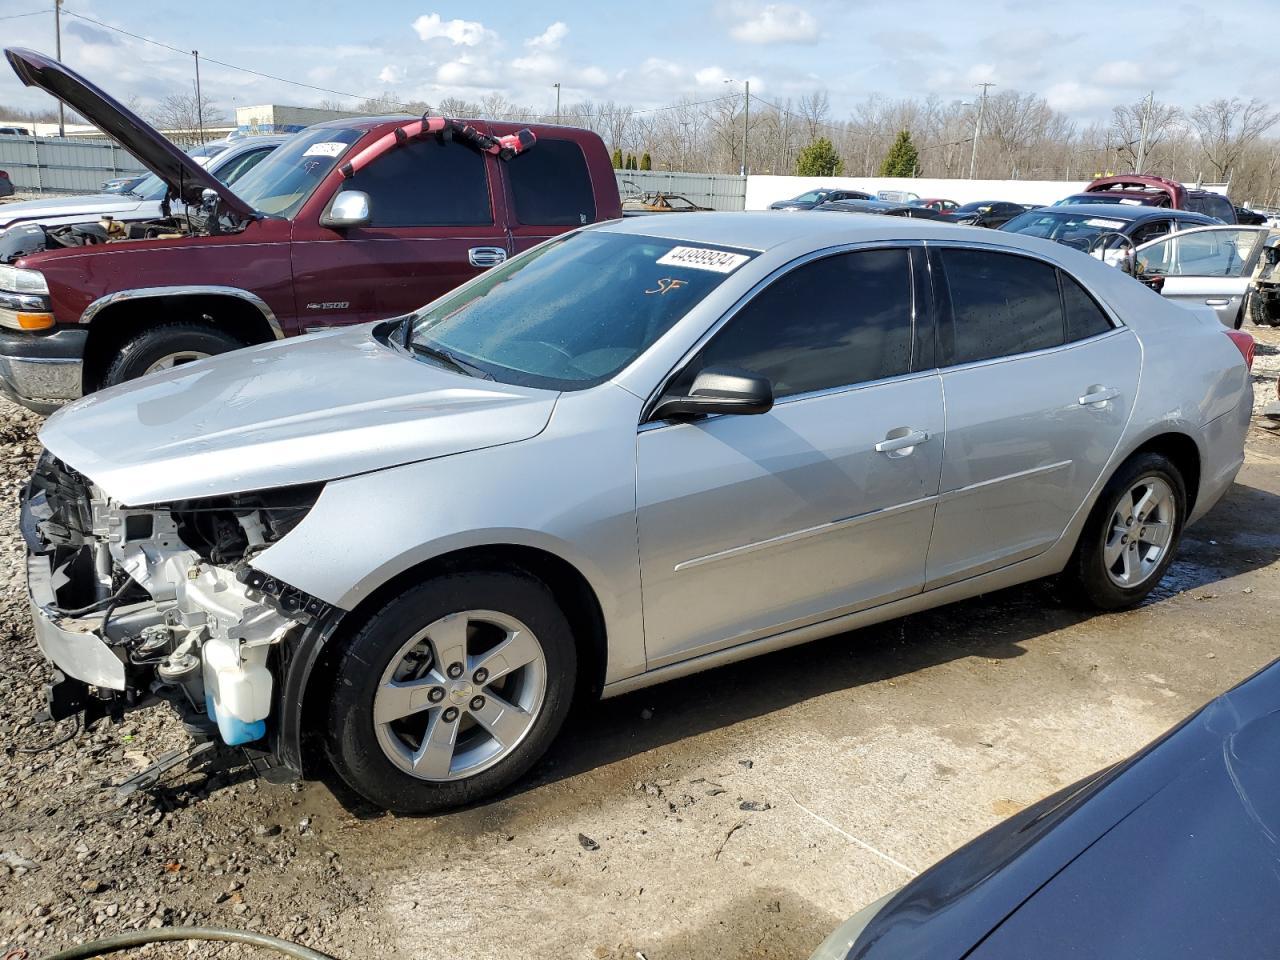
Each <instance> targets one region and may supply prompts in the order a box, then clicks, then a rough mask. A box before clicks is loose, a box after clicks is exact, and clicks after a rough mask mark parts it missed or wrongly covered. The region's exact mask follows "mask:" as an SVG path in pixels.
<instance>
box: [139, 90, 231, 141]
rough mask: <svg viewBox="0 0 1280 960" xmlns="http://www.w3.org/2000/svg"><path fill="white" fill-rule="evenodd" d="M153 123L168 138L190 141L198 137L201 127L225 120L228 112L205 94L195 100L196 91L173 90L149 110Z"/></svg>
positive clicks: (213, 125)
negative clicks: (173, 91)
mask: <svg viewBox="0 0 1280 960" xmlns="http://www.w3.org/2000/svg"><path fill="white" fill-rule="evenodd" d="M149 119H150V120H151V124H152V126H154V127H156V128H157V129H159V130H160V131H161V132H163V133H166V134H169V136H170V139H175V140H181V141H191V142H194V141H195V140H198V139H199V130H200V128H201V126H203V127H204V128H205V129H208V128H209V127H217V126H221V125H223V124H225V123H227V115H226V114H225V113H224V112H223V111H222V108H221V107H219V106H217V105H216V104H215V103H214V102H213V101H212V100H210V99H209V98H208V97H205V96H202V97H201V98H200V101H199V103H197V101H196V95H195V91H194V90H193V91H192V92H191V93H174V94H170V95H169V96H167V97H165V98H164V99H163V100H161V101H160V102H159V104H157V105H156V107H155V109H154V110H152V111H151V116H150V118H149Z"/></svg>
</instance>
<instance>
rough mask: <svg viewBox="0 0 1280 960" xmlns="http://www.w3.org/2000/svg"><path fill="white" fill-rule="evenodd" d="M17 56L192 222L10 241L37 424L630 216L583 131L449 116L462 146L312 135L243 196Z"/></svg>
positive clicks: (24, 395)
mask: <svg viewBox="0 0 1280 960" xmlns="http://www.w3.org/2000/svg"><path fill="white" fill-rule="evenodd" d="M6 55H7V56H8V58H9V61H10V63H11V64H12V65H13V67H14V69H15V71H16V72H17V73H18V75H19V77H20V78H21V79H22V81H23V82H24V83H26V84H28V85H30V86H37V87H40V88H42V89H44V90H46V91H47V92H49V93H51V94H53V95H54V96H56V97H60V98H61V99H62V100H64V101H66V102H67V103H68V105H70V106H71V107H72V108H73V109H75V110H76V111H77V113H79V114H80V115H81V116H83V117H85V118H86V119H87V120H89V121H90V122H92V123H94V124H95V125H96V126H98V127H100V128H101V129H103V130H104V131H105V132H107V133H108V134H110V135H111V136H113V137H115V138H116V139H117V140H118V141H119V142H120V144H121V145H122V146H123V147H124V148H125V149H126V150H128V151H129V152H130V153H131V154H133V155H134V156H136V157H137V158H138V159H139V160H140V161H141V162H143V163H145V164H146V165H147V166H148V167H150V168H151V169H152V170H154V171H155V173H156V176H157V178H158V179H159V180H160V181H161V182H162V183H163V184H164V185H165V187H166V189H167V190H168V191H170V192H171V193H172V195H173V197H174V203H175V204H177V203H179V202H182V203H185V204H187V205H188V207H187V210H188V211H192V210H194V211H195V212H194V213H188V214H185V215H183V216H181V217H176V216H175V217H166V218H162V219H161V220H159V221H148V222H147V223H144V224H135V225H132V226H131V228H130V231H129V237H130V239H128V240H127V241H124V242H120V241H113V240H112V239H110V238H108V241H107V242H98V238H94V237H90V238H89V241H90V242H88V243H83V244H77V243H75V242H74V241H75V240H77V239H80V238H77V237H71V238H67V240H68V242H66V243H64V242H63V240H62V239H60V235H59V234H57V232H56V231H49V230H43V229H40V228H33V230H32V231H31V232H30V234H29V236H28V237H26V238H15V241H14V242H16V240H17V239H27V240H30V241H32V243H33V244H34V247H33V248H25V249H21V250H20V251H19V252H17V254H16V256H15V254H14V253H13V252H12V251H11V252H10V254H8V255H7V256H6V254H5V253H4V252H3V250H0V262H3V261H6V260H8V261H10V262H11V266H9V267H5V268H3V269H0V289H2V290H3V291H7V292H6V293H4V294H3V296H5V297H7V298H9V299H10V301H11V302H12V299H13V298H20V300H19V304H20V315H21V319H15V318H13V317H7V318H6V317H5V315H4V314H3V313H0V324H3V325H4V326H7V327H8V328H9V329H7V330H4V331H2V332H0V388H2V389H3V390H4V391H5V392H6V393H7V394H8V395H9V396H10V397H11V398H12V399H16V400H17V401H18V402H20V403H24V404H26V405H27V406H30V407H32V408H33V409H38V410H49V409H52V408H54V407H56V406H57V405H58V404H60V403H62V402H64V401H66V400H69V399H74V398H75V397H78V396H80V395H81V394H83V393H88V392H91V391H93V390H97V389H99V388H101V387H103V386H109V385H112V384H116V383H121V382H123V381H125V380H130V379H133V378H134V377H138V376H142V375H143V374H146V373H149V372H152V371H155V370H160V369H165V368H167V367H171V366H175V365H178V364H183V363H188V362H191V361H193V360H197V359H200V358H202V357H206V356H209V355H211V354H215V353H224V352H226V351H228V350H234V349H236V348H237V347H242V346H244V345H246V344H249V343H263V342H266V341H269V340H277V339H281V338H283V337H285V336H289V335H292V334H298V333H304V332H307V331H310V330H316V329H321V328H324V327H332V326H341V325H344V324H352V323H361V322H364V321H368V320H376V319H383V318H385V317H390V316H396V315H398V314H403V313H405V312H407V311H409V310H413V309H416V308H417V307H419V306H421V305H422V304H423V303H425V302H427V301H429V300H432V299H434V298H436V297H438V296H440V295H441V294H443V293H446V292H448V291H449V290H452V289H453V288H454V287H456V286H458V285H459V284H461V283H463V282H464V281H466V280H470V279H472V278H473V277H475V276H477V275H478V274H480V273H482V272H483V271H485V270H487V269H488V268H490V267H492V266H495V265H497V264H499V263H502V262H503V261H504V260H505V259H506V258H507V257H508V256H509V255H511V254H514V253H519V252H520V251H522V250H526V249H528V248H529V247H532V246H535V245H536V244H538V243H541V242H542V241H543V240H545V239H547V238H548V237H551V236H555V235H557V234H560V233H564V232H565V231H567V230H571V229H573V228H575V227H579V226H582V225H583V224H587V223H591V222H592V221H595V220H612V219H616V218H618V217H620V216H621V215H622V209H621V202H620V200H619V197H618V188H617V181H616V179H615V178H614V175H613V170H612V167H611V165H610V163H609V155H608V151H607V150H605V147H604V143H603V141H601V139H600V138H599V137H598V136H596V135H595V134H593V133H591V132H589V131H586V130H577V129H573V128H568V127H559V126H546V127H542V126H534V127H532V128H531V130H523V129H522V127H521V126H519V125H515V124H502V123H484V122H480V121H472V122H471V123H470V124H464V123H456V124H455V123H454V122H452V121H450V122H449V123H450V126H449V127H448V128H447V129H448V130H449V132H450V133H451V134H452V136H451V138H450V137H445V136H443V135H442V134H438V133H436V132H432V130H431V125H430V124H429V123H428V122H427V120H425V119H423V118H413V117H408V116H403V117H372V118H363V119H353V120H337V121H331V122H329V123H325V124H320V125H317V126H313V127H310V128H308V129H306V130H304V131H302V132H301V133H297V134H294V135H293V136H292V137H291V138H290V139H289V140H288V142H287V143H285V144H283V145H282V146H280V147H279V148H278V149H276V150H275V151H273V152H272V153H271V154H270V155H269V156H267V157H266V158H265V159H264V160H262V161H261V162H259V163H258V164H257V165H256V166H255V167H254V168H253V169H252V170H250V171H249V172H248V173H246V174H245V175H244V176H242V177H241V178H240V179H238V180H237V181H236V183H235V190H234V191H233V190H231V189H229V188H228V187H227V186H226V185H225V184H223V183H222V182H221V181H220V180H218V178H217V177H215V176H213V175H212V174H211V173H210V172H209V171H208V170H207V169H205V167H204V166H202V165H201V164H200V163H198V162H197V161H195V160H193V159H192V158H191V157H190V156H188V155H187V154H185V153H183V152H182V151H181V150H178V149H177V148H176V147H174V146H173V144H171V143H170V142H169V141H168V140H166V139H165V138H164V137H163V136H161V135H160V133H159V132H157V131H156V130H154V129H153V128H152V127H150V126H148V125H147V124H146V123H145V122H144V121H143V120H141V119H140V118H138V117H137V116H135V115H133V114H132V113H131V112H130V111H129V110H128V109H127V108H125V107H124V106H123V105H121V104H120V103H118V102H116V101H115V100H113V99H112V98H111V97H110V96H109V95H108V94H106V93H104V92H103V91H101V90H99V89H97V88H96V87H94V86H93V85H92V84H91V83H89V81H87V80H85V79H84V78H83V77H81V76H79V75H78V74H76V73H75V72H74V71H72V70H70V69H69V68H67V67H66V66H65V65H64V64H61V63H59V62H58V61H56V60H54V59H52V58H50V57H46V56H44V55H43V54H39V53H35V52H33V51H25V50H9V51H6ZM443 124H444V121H441V125H442V126H443ZM535 134H536V137H537V143H536V145H534V146H533V148H532V149H528V150H524V147H523V146H522V145H523V143H524V138H525V137H532V136H534V135H535ZM506 137H510V138H512V139H511V140H503V141H499V140H498V139H496V138H506ZM495 151H497V152H495ZM521 151H523V152H521ZM499 153H500V154H502V155H504V156H506V157H509V158H510V157H514V159H511V160H510V162H506V161H504V160H501V159H499V156H498V154H499ZM517 153H519V155H518V156H515V154H517ZM113 199H120V198H113ZM3 212H7V208H6V209H5V210H4V211H0V213H3ZM14 234H15V230H14V229H13V228H10V229H9V230H7V231H5V232H4V233H3V234H0V245H3V244H7V243H10V238H12V237H14ZM104 258H105V259H104ZM108 265H109V266H108ZM19 326H21V327H22V328H23V329H15V328H16V327H19Z"/></svg>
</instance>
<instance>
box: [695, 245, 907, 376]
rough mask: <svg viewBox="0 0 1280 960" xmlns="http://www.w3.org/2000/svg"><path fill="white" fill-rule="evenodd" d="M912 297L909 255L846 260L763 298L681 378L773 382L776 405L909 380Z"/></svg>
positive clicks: (797, 276) (813, 270)
mask: <svg viewBox="0 0 1280 960" xmlns="http://www.w3.org/2000/svg"><path fill="white" fill-rule="evenodd" d="M911 297H912V291H911V272H910V255H909V253H908V251H907V250H906V249H903V248H898V249H886V250H864V251H857V252H853V253H840V254H835V255H834V256H830V257H824V258H822V259H821V260H814V261H811V262H809V263H806V264H803V265H802V266H799V267H796V268H795V269H794V270H792V271H790V272H789V273H787V274H786V275H784V276H782V277H780V278H779V279H777V280H775V281H774V282H773V283H772V284H770V285H769V286H768V287H766V288H765V289H764V290H762V291H761V292H760V293H758V294H757V295H756V296H755V298H754V299H752V300H751V302H749V303H748V304H747V305H746V306H744V307H743V308H742V309H741V310H740V311H739V312H738V314H737V315H736V316H735V317H734V318H733V319H732V320H730V321H729V323H728V324H727V325H726V326H725V327H724V329H722V330H721V331H720V332H719V333H717V334H716V335H715V337H714V339H712V340H711V342H710V343H708V344H707V345H706V347H704V348H703V350H702V352H701V354H700V355H699V357H698V358H697V359H696V360H695V361H694V362H693V363H691V364H690V365H689V370H688V371H687V372H686V373H685V374H683V375H682V376H681V378H680V384H679V386H682V387H686V388H687V386H688V384H687V383H685V382H684V381H685V380H686V379H687V380H689V381H690V382H691V381H692V378H693V376H694V375H696V373H697V371H698V370H701V369H704V368H706V367H710V366H717V367H730V368H736V369H739V370H744V371H749V372H751V373H756V374H760V375H761V376H764V377H767V378H768V379H769V381H770V382H771V383H772V384H773V391H774V396H775V397H777V398H778V399H781V398H784V397H789V396H794V395H796V394H801V393H810V392H812V391H815V390H827V389H831V388H833V387H842V386H850V385H853V384H857V383H865V382H867V381H870V380H880V379H882V378H884V377H894V376H898V375H900V374H904V373H907V372H908V371H909V370H910V368H911V337H912V328H911V325H912V301H911Z"/></svg>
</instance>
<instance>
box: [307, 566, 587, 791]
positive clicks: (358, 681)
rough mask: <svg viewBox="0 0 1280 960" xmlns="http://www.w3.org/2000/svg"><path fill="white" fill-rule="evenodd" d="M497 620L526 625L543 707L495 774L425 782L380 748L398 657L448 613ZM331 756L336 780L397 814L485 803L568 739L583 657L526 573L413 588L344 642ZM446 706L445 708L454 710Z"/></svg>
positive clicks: (332, 709)
mask: <svg viewBox="0 0 1280 960" xmlns="http://www.w3.org/2000/svg"><path fill="white" fill-rule="evenodd" d="M477 610H484V611H494V612H497V613H499V614H504V615H507V616H509V617H513V618H514V619H516V620H518V621H520V622H521V623H522V624H525V625H527V626H528V628H529V630H530V632H532V634H533V635H534V637H535V638H536V640H537V642H538V644H539V645H540V647H541V650H542V654H543V657H544V659H545V664H546V685H545V692H544V693H543V697H542V705H541V708H540V710H539V712H538V713H537V715H536V717H535V719H534V720H533V722H532V725H531V726H530V727H529V728H528V732H527V733H526V734H525V735H524V737H523V739H521V740H520V741H519V742H518V743H517V744H516V745H515V746H514V748H512V749H511V751H510V752H509V753H507V754H506V755H505V756H504V757H502V759H500V760H498V761H497V762H496V763H495V764H494V765H493V766H490V767H488V768H486V769H483V770H480V771H478V772H477V773H475V774H473V775H471V776H467V777H466V778H465V779H456V780H444V781H440V780H436V781H431V780H424V779H420V778H418V777H415V776H413V775H412V774H410V773H408V772H407V771H405V770H402V769H401V768H400V767H399V766H397V765H396V764H395V763H393V762H392V760H391V759H390V758H389V757H388V756H387V754H386V752H385V751H384V749H383V746H382V744H381V743H380V742H379V739H378V733H377V730H376V729H375V726H376V725H375V723H374V698H375V695H376V693H377V691H378V689H379V686H380V684H381V681H382V677H383V673H384V672H385V671H386V670H387V669H388V666H389V665H390V663H391V660H392V658H393V657H396V655H397V654H398V653H399V651H400V650H401V648H402V647H403V645H404V644H405V643H407V642H408V641H409V640H410V639H411V638H412V637H413V636H414V634H415V633H417V632H418V631H420V630H422V629H423V628H424V627H426V626H428V625H429V624H433V623H435V622H436V621H437V620H439V619H440V618H442V617H445V616H448V615H449V614H455V613H460V612H464V611H477ZM335 664H336V666H335V670H334V673H333V688H332V695H331V697H330V700H329V708H328V709H329V713H328V720H327V725H326V726H327V728H326V731H325V749H326V752H327V754H328V757H329V761H330V763H331V764H332V765H333V768H334V770H335V771H336V772H337V773H338V775H339V776H340V777H341V778H342V779H343V780H344V781H345V782H346V783H347V785H348V786H350V787H351V789H353V790H355V791H356V792H357V793H359V794H360V795H361V796H363V797H364V798H365V799H367V800H369V801H370V802H371V803H374V804H377V805H378V806H379V807H382V808H384V809H387V810H390V811H392V812H395V813H407V814H424V813H435V812H438V811H442V810H446V809H449V808H452V807H459V806H464V805H466V804H470V803H474V802H476V801H478V800H483V799H485V798H487V797H490V796H492V795H494V794H495V793H497V792H499V791H500V790H502V789H503V788H505V787H507V786H509V785H510V784H511V783H513V782H514V781H515V780H517V779H518V778H519V777H521V776H523V775H524V774H525V773H526V772H528V770H529V768H530V767H532V766H533V765H534V763H536V762H537V761H538V760H539V759H540V758H541V757H542V755H543V754H544V753H546V751H547V749H548V747H550V746H551V743H552V741H553V740H554V739H555V737H556V735H557V734H558V733H559V732H560V727H561V726H562V725H563V723H564V720H565V717H566V716H567V715H568V713H569V708H570V706H571V704H572V702H573V692H574V685H575V681H576V678H577V670H578V662H577V649H576V646H575V643H574V637H573V633H572V630H571V628H570V626H569V622H568V620H567V619H566V617H565V615H564V613H563V612H562V611H561V609H560V607H559V606H558V605H557V603H556V601H555V599H554V598H553V597H552V595H551V592H550V591H549V590H548V589H547V588H546V587H545V586H544V585H543V584H542V583H541V582H540V581H538V580H536V579H534V578H532V577H529V576H526V575H524V574H519V573H507V572H497V571H493V572H474V573H466V572H460V573H451V574H446V575H443V576H439V577H435V578H433V579H431V580H428V581H427V582H425V583H422V584H418V585H417V586H413V587H410V588H409V589H407V590H405V591H404V592H403V593H401V594H399V595H398V596H396V597H395V598H393V599H392V600H390V601H389V602H387V603H386V604H385V605H384V606H383V607H382V608H381V609H380V610H378V611H377V612H376V613H375V614H373V616H371V617H370V618H369V619H368V621H367V622H365V624H364V625H363V626H362V627H361V628H360V629H359V630H358V631H357V632H355V633H354V634H353V635H352V636H351V637H350V638H349V639H347V640H346V641H345V643H344V644H343V647H342V649H341V652H340V655H339V656H338V657H337V658H336V661H335ZM447 705H448V701H446V702H445V703H444V704H443V706H447Z"/></svg>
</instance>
